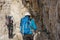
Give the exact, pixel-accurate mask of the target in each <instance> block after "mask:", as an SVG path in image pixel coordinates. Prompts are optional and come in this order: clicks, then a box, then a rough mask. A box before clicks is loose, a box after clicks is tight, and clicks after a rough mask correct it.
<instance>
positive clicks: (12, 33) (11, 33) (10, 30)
mask: <svg viewBox="0 0 60 40" xmlns="http://www.w3.org/2000/svg"><path fill="white" fill-rule="evenodd" d="M10 31H11V38H13V27H11V30H10Z"/></svg>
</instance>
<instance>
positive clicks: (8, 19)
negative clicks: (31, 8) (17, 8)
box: [6, 15, 13, 38]
mask: <svg viewBox="0 0 60 40" xmlns="http://www.w3.org/2000/svg"><path fill="white" fill-rule="evenodd" d="M6 25H7V28H8V37H9V38H13V16H12V15H9V16H7V15H6Z"/></svg>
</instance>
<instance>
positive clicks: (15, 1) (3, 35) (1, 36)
mask: <svg viewBox="0 0 60 40" xmlns="http://www.w3.org/2000/svg"><path fill="white" fill-rule="evenodd" d="M25 11H27V8H25V7H24V5H23V4H22V1H21V0H0V40H23V39H22V35H21V34H20V33H19V32H20V30H19V23H20V19H21V18H22V17H23V16H24V12H25ZM9 14H12V15H13V17H14V32H13V33H14V34H15V36H14V38H13V39H9V38H8V29H7V26H6V25H5V21H6V19H5V16H6V15H9ZM15 24H16V25H15Z"/></svg>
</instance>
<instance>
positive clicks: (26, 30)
mask: <svg viewBox="0 0 60 40" xmlns="http://www.w3.org/2000/svg"><path fill="white" fill-rule="evenodd" d="M32 30H34V31H36V30H37V26H36V23H35V21H34V19H33V18H30V14H29V13H28V12H27V13H26V14H25V17H23V18H22V19H21V21H20V32H21V33H22V34H25V35H27V34H33V32H32Z"/></svg>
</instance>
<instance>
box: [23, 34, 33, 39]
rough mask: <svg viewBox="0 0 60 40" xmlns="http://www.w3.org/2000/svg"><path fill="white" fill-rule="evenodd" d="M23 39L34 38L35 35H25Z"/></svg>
mask: <svg viewBox="0 0 60 40" xmlns="http://www.w3.org/2000/svg"><path fill="white" fill-rule="evenodd" d="M23 40H33V36H32V35H31V34H28V35H24V36H23Z"/></svg>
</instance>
